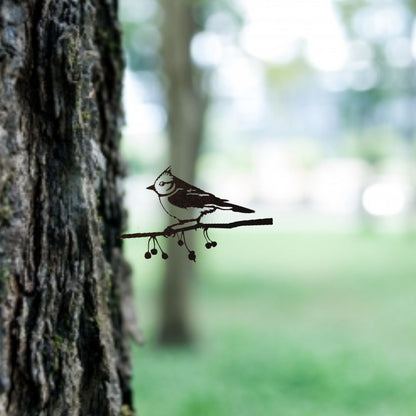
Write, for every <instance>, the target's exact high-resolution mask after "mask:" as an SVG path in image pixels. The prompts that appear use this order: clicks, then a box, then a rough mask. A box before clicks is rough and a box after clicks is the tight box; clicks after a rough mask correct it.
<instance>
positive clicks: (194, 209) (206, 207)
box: [147, 167, 254, 223]
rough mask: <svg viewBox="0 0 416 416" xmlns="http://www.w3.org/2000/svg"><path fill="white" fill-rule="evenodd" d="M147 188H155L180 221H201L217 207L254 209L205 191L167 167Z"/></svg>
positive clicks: (170, 211)
mask: <svg viewBox="0 0 416 416" xmlns="http://www.w3.org/2000/svg"><path fill="white" fill-rule="evenodd" d="M147 189H150V190H153V191H155V192H156V193H157V195H158V196H159V201H160V204H161V205H162V207H163V209H164V210H165V211H166V212H167V213H168V214H169V215H170V216H171V217H174V218H176V219H177V220H178V221H179V222H181V223H182V222H187V221H198V222H199V221H200V219H201V217H202V216H203V215H206V214H210V213H212V212H214V211H215V210H217V209H220V210H231V211H234V212H242V213H252V212H254V211H253V210H252V209H249V208H244V207H241V206H239V205H235V204H232V203H230V202H228V200H226V199H221V198H218V197H216V196H215V195H213V194H211V193H209V192H205V191H203V190H202V189H199V188H197V187H195V186H193V185H191V184H189V183H187V182H185V181H183V180H182V179H179V178H177V177H176V176H174V175H173V174H172V171H171V168H170V167H169V168H167V169H166V170H165V171H163V172H162V173H161V174H160V175H159V176H158V177H157V179H156V181H155V183H154V184H153V185H151V186H149V187H148V188H147Z"/></svg>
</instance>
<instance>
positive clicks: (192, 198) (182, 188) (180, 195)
mask: <svg viewBox="0 0 416 416" xmlns="http://www.w3.org/2000/svg"><path fill="white" fill-rule="evenodd" d="M176 185H177V190H176V192H174V193H173V194H172V195H171V196H169V197H168V200H169V202H170V203H171V204H173V205H175V206H177V207H180V208H203V207H206V206H207V205H211V206H212V205H217V206H222V205H223V204H224V203H225V202H226V201H227V200H226V199H221V198H217V197H216V196H215V195H213V194H211V193H209V192H205V191H203V190H202V189H199V188H197V187H196V186H193V185H190V184H189V183H186V182H184V181H182V180H178V181H177V184H176Z"/></svg>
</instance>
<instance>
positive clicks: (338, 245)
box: [127, 230, 416, 416]
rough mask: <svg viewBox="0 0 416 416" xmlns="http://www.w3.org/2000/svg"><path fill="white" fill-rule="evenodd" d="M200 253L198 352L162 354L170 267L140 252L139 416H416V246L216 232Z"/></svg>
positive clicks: (136, 244)
mask: <svg viewBox="0 0 416 416" xmlns="http://www.w3.org/2000/svg"><path fill="white" fill-rule="evenodd" d="M212 236H213V237H214V236H215V238H216V240H217V241H218V243H219V244H218V247H217V248H216V249H211V250H209V251H208V250H205V249H204V248H203V246H202V242H201V243H199V244H198V246H197V255H199V257H198V263H197V265H198V267H199V268H198V274H197V277H196V280H195V282H194V287H193V289H194V296H195V300H194V309H193V321H194V323H195V328H196V331H197V334H198V335H199V342H198V343H197V344H196V345H195V346H194V347H193V348H191V349H171V350H163V349H160V348H157V347H156V346H155V345H154V342H153V339H154V333H155V328H156V315H157V314H156V308H157V301H158V300H157V287H158V285H159V283H160V271H161V267H160V266H161V264H163V263H162V260H161V259H159V258H157V259H156V258H155V259H152V260H151V261H146V260H145V259H144V258H143V253H144V251H145V242H144V241H141V240H137V241H131V242H129V244H128V246H127V250H128V257H129V258H130V259H131V261H132V263H133V266H134V270H135V290H136V294H137V298H138V305H139V312H140V320H141V324H142V328H143V331H144V334H145V336H146V338H147V340H148V343H147V344H146V345H145V346H144V347H142V348H139V347H136V346H134V347H133V365H134V373H133V388H134V394H135V395H134V398H135V405H136V408H137V409H138V411H139V414H140V416H168V415H169V416H199V415H201V416H211V415H212V416H223V415H224V416H245V415H247V416H249V415H250V416H252V415H266V416H273V415H282V416H292V415H293V416H294V415H302V416H304V415H305V416H309V415H316V416H322V415H331V416H341V415H342V416H344V415H354V416H357V415H365V416H373V415H377V416H384V415H385V416H391V415H393V416H400V415H406V416H407V415H412V414H416V395H415V394H414V392H415V386H416V354H415V352H414V350H415V345H416V302H415V293H416V255H415V253H416V250H415V249H416V241H415V240H412V239H409V238H406V237H403V236H400V235H394V234H384V235H377V234H374V235H359V234H356V235H353V234H351V235H345V234H329V233H326V234H319V233H314V234H309V235H307V234H282V233H279V232H277V233H275V232H274V233H270V232H269V233H259V232H255V231H251V230H233V231H232V232H231V231H225V232H219V231H218V232H215V233H212Z"/></svg>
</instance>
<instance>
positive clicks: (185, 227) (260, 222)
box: [118, 218, 273, 238]
mask: <svg viewBox="0 0 416 416" xmlns="http://www.w3.org/2000/svg"><path fill="white" fill-rule="evenodd" d="M272 224H273V218H261V219H255V220H242V221H234V222H230V223H222V224H218V223H213V224H206V223H202V222H200V223H197V224H193V225H186V224H175V226H176V225H182V226H181V227H178V228H174V229H172V228H171V227H168V231H167V230H165V231H156V232H149V233H134V234H122V235H120V236H119V237H118V238H141V237H159V236H163V237H169V236H170V235H174V234H176V233H178V232H183V231H189V230H197V229H199V228H203V229H205V230H208V229H209V228H227V229H228V228H236V227H244V226H247V225H272ZM169 228H170V229H169Z"/></svg>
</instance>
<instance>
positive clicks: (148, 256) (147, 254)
mask: <svg viewBox="0 0 416 416" xmlns="http://www.w3.org/2000/svg"><path fill="white" fill-rule="evenodd" d="M150 257H152V255H151V254H150V252H149V251H146V253H144V258H145V259H150Z"/></svg>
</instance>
